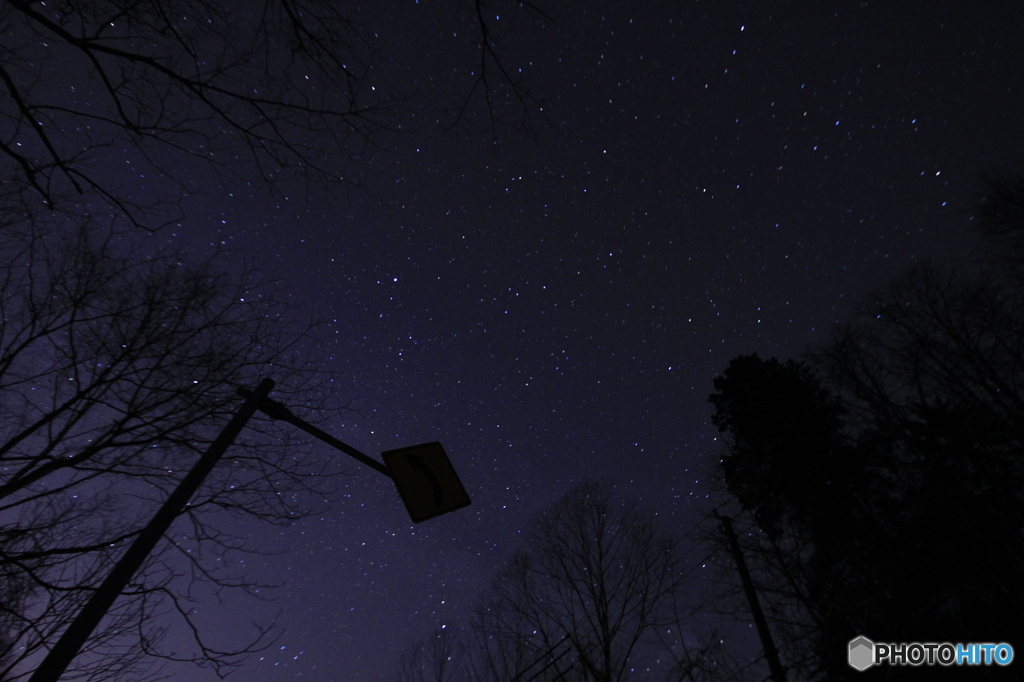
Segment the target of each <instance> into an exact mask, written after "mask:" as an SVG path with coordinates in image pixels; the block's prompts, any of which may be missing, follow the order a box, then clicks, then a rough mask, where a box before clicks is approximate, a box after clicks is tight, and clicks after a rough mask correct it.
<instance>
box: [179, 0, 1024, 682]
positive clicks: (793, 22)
mask: <svg viewBox="0 0 1024 682" xmlns="http://www.w3.org/2000/svg"><path fill="white" fill-rule="evenodd" d="M392 5H394V6H392ZM543 6H544V8H545V11H547V12H548V13H549V14H550V16H551V20H550V21H549V20H540V19H537V20H531V21H521V22H520V23H519V24H518V25H517V26H516V27H514V28H513V29H510V30H509V32H508V33H507V34H500V33H499V35H498V37H499V38H500V39H501V41H502V42H501V43H500V44H501V46H502V50H503V52H502V54H503V57H504V59H505V60H506V64H507V65H508V66H509V67H510V68H512V69H516V70H517V71H516V73H519V71H518V69H522V70H523V71H522V73H523V74H524V75H523V77H524V79H525V82H526V83H527V84H528V86H529V87H530V90H531V92H532V93H533V94H535V95H536V96H537V97H538V99H539V100H540V101H541V104H540V105H539V106H540V107H542V109H543V110H542V111H541V110H539V109H538V108H537V107H533V108H531V109H530V111H531V121H530V126H529V127H528V129H525V130H524V129H522V128H520V127H519V126H518V125H516V121H517V119H516V111H515V108H514V107H511V108H508V109H507V110H500V111H499V112H498V113H499V115H500V116H501V117H503V120H502V121H500V122H499V125H498V127H497V129H496V130H495V131H491V130H489V128H488V125H487V123H488V122H489V121H488V120H487V119H486V117H485V116H484V115H483V112H482V110H481V109H480V108H479V106H478V104H479V102H477V106H476V107H475V108H471V110H470V112H469V113H468V115H467V117H466V118H465V120H464V121H463V123H464V124H465V125H461V126H460V127H459V128H458V129H456V130H448V129H446V126H445V125H443V124H444V123H445V122H446V121H450V116H448V115H443V114H438V113H437V112H438V111H440V110H443V109H445V108H446V107H451V106H452V103H453V102H455V103H457V102H458V101H460V98H461V97H462V96H464V95H465V93H466V92H467V90H468V89H469V88H470V87H471V86H472V83H473V75H472V74H471V71H472V69H473V66H474V64H473V56H472V54H471V53H465V52H464V51H463V48H464V46H462V47H460V45H461V43H458V42H457V41H456V40H454V39H453V38H454V37H456V36H454V34H455V33H457V32H458V31H459V30H464V29H466V27H465V26H462V25H461V24H460V23H459V19H458V18H457V17H455V15H454V14H453V10H451V9H450V7H449V6H447V5H445V4H444V3H437V2H425V1H424V2H411V1H407V2H400V3H391V4H390V5H388V7H387V8H386V9H381V10H376V11H379V15H374V11H375V10H374V9H372V8H364V9H363V10H361V12H363V14H361V15H360V16H361V17H362V19H363V20H364V21H365V22H366V25H367V26H370V27H372V30H373V31H374V32H376V33H377V34H378V37H379V40H380V44H381V55H382V57H381V58H382V59H383V60H384V63H385V64H388V65H391V67H392V68H391V70H390V71H386V70H385V72H383V73H382V74H381V75H380V76H379V78H380V81H379V82H378V85H380V87H382V88H387V87H388V86H389V85H392V84H393V85H394V87H396V88H399V87H405V86H408V85H409V84H410V83H412V84H415V85H416V86H417V87H418V88H419V89H418V90H417V91H416V95H415V96H414V97H412V98H410V99H409V100H408V102H407V103H406V104H405V105H404V109H403V113H402V114H401V115H402V116H405V117H407V121H413V122H414V123H409V124H408V125H407V126H406V127H405V128H403V132H400V133H396V134H394V135H390V136H387V137H386V138H385V139H384V140H383V142H382V143H381V145H380V146H379V148H376V149H370V150H368V151H366V152H365V153H364V154H361V155H360V158H358V159H354V160H353V161H352V163H353V165H354V166H356V167H357V170H358V172H359V173H361V174H362V175H363V177H364V186H363V188H362V189H339V190H337V191H332V192H330V193H329V196H326V197H324V196H309V197H307V196H305V195H304V194H303V193H302V191H301V189H299V188H298V186H297V188H296V191H295V192H293V193H292V192H289V189H288V186H287V184H286V185H284V187H283V190H282V191H281V192H280V193H279V195H275V196H271V195H268V194H267V193H265V192H263V191H262V190H256V189H253V188H251V187H250V188H246V187H245V186H242V187H239V186H232V185H229V184H226V183H225V184H221V185H217V184H216V183H213V184H211V185H208V186H207V188H206V189H205V191H197V192H194V193H192V194H191V195H190V196H189V197H187V198H186V199H185V204H184V205H183V208H184V210H185V214H186V220H184V221H182V222H181V224H180V225H178V226H177V227H172V228H169V232H164V233H162V234H161V238H162V239H167V240H168V241H169V242H175V243H180V244H182V245H186V246H196V245H198V246H203V245H205V244H208V243H215V242H224V243H225V244H228V245H230V247H231V248H233V249H237V250H239V251H240V252H243V253H246V254H252V255H254V256H258V257H261V258H264V259H265V260H267V261H268V262H270V263H272V264H273V266H274V267H275V268H276V269H278V271H279V273H278V274H280V275H282V276H283V277H285V278H286V285H285V286H286V290H287V295H288V296H290V297H291V300H293V301H294V302H295V305H296V307H297V308H303V309H308V310H311V311H315V312H316V313H317V314H318V315H319V316H320V317H321V318H323V319H325V320H327V322H328V326H327V333H326V334H321V336H322V338H323V346H322V350H323V351H325V352H326V354H328V355H329V356H330V357H332V358H333V363H334V365H333V366H332V369H335V370H336V371H338V372H340V373H341V377H342V381H340V382H336V383H340V386H339V387H338V390H339V394H338V395H337V396H331V399H332V400H335V401H336V402H337V404H339V405H340V404H345V403H348V402H349V401H354V402H355V403H356V404H358V405H359V406H360V408H361V409H360V411H359V412H358V413H353V414H346V415H343V416H339V417H337V418H336V419H334V420H333V421H329V422H328V423H327V424H325V425H324V426H325V428H328V430H330V431H332V433H334V434H335V435H336V436H338V437H340V438H341V439H343V440H345V441H346V442H348V443H350V444H352V445H353V446H355V447H357V448H359V449H361V450H363V451H364V452H367V453H369V454H371V455H373V456H378V455H379V453H380V452H381V451H383V450H388V449H391V448H397V447H401V446H405V445H411V444H415V443H421V442H427V441H433V440H438V441H441V442H442V443H443V444H444V446H445V448H446V450H447V452H448V454H449V456H450V457H451V459H452V461H453V463H454V465H455V467H456V468H457V470H458V471H459V473H460V475H461V477H462V480H463V482H464V483H465V485H466V487H467V489H468V491H469V494H470V495H471V497H472V498H473V504H472V506H470V507H468V508H466V509H462V510H460V511H458V512H456V513H453V514H449V515H447V516H444V517H440V518H437V519H433V520H430V521H426V522H424V523H422V524H418V525H414V524H412V523H411V522H410V521H409V519H408V517H407V515H406V513H405V510H404V508H403V507H402V505H401V503H400V501H399V499H398V497H397V495H396V494H395V492H394V489H393V487H392V485H391V483H390V482H389V481H388V480H386V479H384V477H382V476H381V475H380V474H378V473H376V472H374V471H372V470H369V469H367V468H365V467H360V465H358V464H356V463H355V462H353V465H352V470H351V472H352V474H353V476H352V477H350V478H346V479H345V480H344V481H343V483H342V488H341V490H340V492H339V494H338V495H337V496H336V499H335V500H334V501H333V504H332V506H331V509H330V511H329V512H328V513H326V514H324V515H323V516H322V517H316V518H312V519H308V520H305V521H303V522H301V523H299V524H297V525H296V526H294V527H292V528H288V529H278V528H263V527H252V528H247V529H245V530H246V532H247V533H248V534H250V536H251V537H252V538H253V539H254V541H255V542H257V543H260V544H261V545H263V546H266V547H275V548H278V549H280V550H282V553H280V554H276V555H273V556H266V557H258V556H254V557H251V558H249V559H247V560H246V563H247V566H248V569H249V574H250V575H251V576H252V577H253V578H254V579H256V580H260V581H264V582H282V581H283V582H284V583H285V584H284V585H283V586H282V587H280V588H278V589H277V590H276V591H275V592H274V595H275V597H276V601H274V602H272V603H270V604H267V605H253V604H250V603H249V602H247V601H239V602H237V603H235V602H231V604H230V605H229V608H227V609H225V608H218V607H215V606H213V605H210V607H209V608H208V609H207V607H205V606H204V607H202V608H201V609H200V613H199V620H200V623H201V624H203V625H205V626H207V627H212V628H215V629H222V630H223V631H225V632H232V631H241V632H244V628H245V627H246V626H247V623H248V620H249V619H251V618H256V617H262V618H264V619H266V618H267V617H268V616H267V614H269V616H273V615H274V614H275V613H279V614H280V615H279V620H278V624H279V626H280V627H281V628H282V635H281V637H280V640H279V641H278V643H277V644H276V645H275V646H274V647H273V648H272V649H270V650H268V651H266V652H264V653H262V654H259V655H256V656H254V657H253V658H251V659H250V660H249V662H248V663H247V664H246V665H245V666H244V668H243V669H242V671H241V672H240V673H238V674H239V675H240V676H243V677H244V678H245V679H246V680H253V681H255V682H270V681H272V680H284V679H289V680H292V679H302V680H334V679H349V680H368V681H376V680H385V679H389V678H390V676H391V675H392V674H393V672H394V669H395V661H396V659H397V657H398V656H399V655H400V654H401V653H402V652H403V651H405V650H406V649H407V647H408V646H409V645H410V644H411V643H412V642H413V641H414V640H416V639H419V638H421V637H424V636H426V635H427V634H428V633H429V632H430V630H431V629H433V628H435V627H440V626H441V625H450V626H451V627H458V625H459V623H461V622H464V621H465V620H466V617H467V614H468V610H469V608H470V607H471V605H472V603H473V599H474V597H475V595H476V594H478V593H479V591H480V590H481V589H482V588H483V587H484V586H485V585H486V584H487V582H488V580H489V578H490V576H491V575H492V574H493V573H494V571H495V570H496V569H497V568H498V567H500V566H501V565H502V562H503V561H504V560H505V558H507V556H508V555H509V553H510V552H512V551H514V550H515V549H516V547H517V544H516V542H517V535H518V533H519V532H520V531H521V530H522V529H523V527H524V525H525V524H526V522H527V521H528V519H529V518H530V517H531V515H533V514H534V513H535V512H537V511H538V510H539V509H540V508H542V507H543V506H545V505H546V504H549V503H550V502H552V501H554V499H556V498H557V496H559V495H560V494H562V493H563V492H565V491H567V490H568V489H569V488H570V487H571V486H572V485H573V483H574V482H577V481H580V480H582V479H584V478H586V477H593V478H607V479H611V480H613V481H615V482H616V483H617V484H618V486H619V490H620V492H621V493H622V494H623V495H624V496H627V497H632V498H636V499H639V500H641V502H642V504H643V505H644V506H646V507H647V508H649V509H651V510H654V511H656V512H657V513H658V516H659V518H661V519H663V520H664V522H665V523H666V525H667V527H669V528H670V529H672V530H673V531H675V532H678V533H683V532H685V531H686V530H687V529H689V528H690V527H691V526H692V524H693V523H694V522H695V521H696V520H697V518H698V517H699V516H700V515H701V513H702V506H701V505H702V504H704V503H705V502H706V496H707V495H708V492H709V488H708V487H707V486H706V481H704V480H702V478H701V477H702V473H701V472H702V471H705V470H706V469H707V468H708V463H709V462H712V461H714V458H715V454H716V452H717V448H718V444H717V443H716V442H715V436H716V435H717V432H716V430H715V429H714V427H713V426H712V425H711V423H710V420H709V416H710V406H709V405H708V404H707V396H708V394H709V393H710V392H711V390H712V379H713V378H714V376H715V374H716V373H717V372H718V371H720V370H721V369H723V368H724V367H725V366H726V364H727V363H728V361H729V359H730V358H732V357H735V356H736V355H739V354H745V353H750V352H754V351H756V352H758V353H759V354H761V355H763V356H771V355H775V356H779V357H793V356H796V355H798V354H799V353H801V352H802V351H803V350H804V349H805V348H806V347H807V346H808V344H813V343H815V342H821V341H824V340H826V339H827V338H828V335H829V330H830V328H831V326H832V325H833V324H834V323H835V322H836V321H839V320H843V319H845V318H847V317H849V315H850V314H851V313H852V312H853V310H854V307H855V303H856V300H857V299H858V297H861V296H863V295H864V294H865V293H867V292H868V291H870V290H871V289H872V288H873V287H876V286H879V285H881V284H882V283H884V281H885V280H886V278H887V277H889V276H891V275H893V274H895V273H898V272H899V271H900V270H902V269H903V268H905V267H907V266H908V265H910V264H912V263H913V262H916V261H919V260H921V259H927V258H947V257H957V256H958V255H962V254H964V253H967V252H969V251H971V250H972V249H974V248H976V247H975V243H974V239H975V238H974V237H973V236H972V235H971V233H970V225H971V223H970V213H971V210H972V206H973V205H974V199H975V195H976V192H977V191H978V188H979V177H980V175H981V174H983V173H985V172H991V171H994V170H998V169H999V168H1001V167H1006V166H1007V165H1010V164H1012V163H1014V162H1015V161H1016V160H1018V159H1019V154H1020V152H1021V150H1022V148H1024V139H1022V133H1021V130H1022V125H1021V124H1022V123H1024V69H1022V67H1021V63H1022V62H1021V56H1020V46H1021V45H1022V44H1024V35H1022V33H1024V5H1022V4H1021V3H1020V2H1016V1H1003V0H986V1H985V2H949V1H944V0H929V1H927V2H925V1H924V0H907V1H905V2H899V3H892V2H877V1H873V0H872V1H867V2H852V1H851V2H822V1H820V0H762V1H760V2H754V1H752V0H751V1H738V0H728V1H720V2H710V1H694V0H678V1H676V2H666V1H659V2H642V3H638V2H625V1H616V2H610V1H604V0H600V1H592V2H558V3H544V4H543ZM500 21H502V20H501V19H497V18H496V22H498V23H497V25H498V26H499V27H500V25H501V24H500ZM389 79H390V80H389ZM492 133H493V134H492ZM195 182H196V185H197V186H199V185H202V184H204V180H203V178H201V177H199V176H197V178H196V181H195ZM296 412H297V413H299V414H300V415H301V410H300V409H298V407H297V406H296ZM325 447H326V446H325ZM339 456H341V455H339ZM260 614H263V615H262V616H261V615H260ZM173 671H174V674H175V676H174V677H173V679H175V680H203V679H206V678H204V677H203V673H202V672H196V671H195V670H194V669H192V668H182V669H173ZM209 679H214V678H213V675H212V674H211V675H210V676H209Z"/></svg>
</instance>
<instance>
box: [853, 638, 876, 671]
mask: <svg viewBox="0 0 1024 682" xmlns="http://www.w3.org/2000/svg"><path fill="white" fill-rule="evenodd" d="M849 653H850V667H851V668H855V669H857V670H867V669H868V668H870V667H871V666H872V665H873V664H874V662H875V643H874V642H872V641H871V640H870V639H868V638H867V637H858V638H857V639H851V640H850V652H849Z"/></svg>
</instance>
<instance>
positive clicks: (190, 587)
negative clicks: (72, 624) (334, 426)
mask: <svg viewBox="0 0 1024 682" xmlns="http://www.w3.org/2000/svg"><path fill="white" fill-rule="evenodd" d="M65 227H66V229H64V230H59V231H54V232H39V231H37V230H35V229H29V230H26V231H24V232H23V233H22V234H21V235H20V237H19V238H17V239H15V238H12V237H13V234H14V233H13V230H12V231H9V232H8V233H7V237H8V239H7V240H6V241H5V243H4V245H3V251H4V252H3V256H2V257H0V283H2V286H0V316H2V318H3V320H4V324H3V326H2V327H0V406H2V410H3V414H4V420H3V423H2V424H0V518H2V519H3V524H2V527H0V579H2V581H3V586H2V588H0V589H2V591H0V594H2V595H3V596H4V597H5V598H4V601H3V609H2V612H0V626H2V627H3V632H2V634H0V647H3V648H2V649H0V661H3V662H4V667H3V668H2V669H0V677H3V676H5V675H10V674H12V671H14V670H21V669H24V667H25V666H26V665H30V664H31V662H32V661H34V660H36V658H37V656H38V655H39V652H41V651H42V650H43V649H44V648H45V647H47V646H48V645H49V644H52V642H53V640H54V638H55V637H56V636H57V635H59V633H60V631H61V630H62V628H63V626H64V625H66V624H67V622H68V621H69V620H70V618H71V617H72V616H73V615H74V614H75V613H76V612H77V610H78V608H79V607H80V605H81V604H82V603H83V601H84V600H85V598H87V597H88V596H89V591H90V588H91V587H93V586H95V585H96V584H97V583H98V582H99V581H100V580H102V579H103V577H105V575H106V573H107V572H108V570H109V568H110V566H111V564H112V562H113V561H114V560H116V558H117V556H119V555H120V553H121V552H122V551H123V550H124V548H125V547H126V545H127V544H128V541H130V539H131V538H133V537H134V535H135V534H136V533H137V532H138V530H139V529H140V528H141V527H142V525H144V523H145V521H146V520H147V519H148V516H149V515H150V514H151V513H152V511H153V510H154V509H155V508H156V507H157V506H158V505H159V504H160V503H162V501H163V500H164V499H166V496H167V494H168V492H169V490H170V489H172V488H173V487H174V486H175V485H176V484H177V482H178V480H179V479H180V477H181V476H182V475H183V474H184V473H185V472H186V471H187V470H188V469H189V468H190V467H191V466H192V463H193V462H194V461H195V459H196V457H197V455H198V453H201V452H203V451H204V450H205V448H206V447H207V446H208V444H209V443H210V442H211V441H212V439H213V437H214V436H215V435H216V433H217V432H218V431H219V429H220V426H221V425H222V424H223V422H224V421H225V420H226V418H227V417H228V416H229V415H230V413H231V412H232V410H233V409H234V407H235V406H236V405H237V404H238V402H239V400H238V398H237V396H235V395H234V391H235V388H236V387H239V386H251V385H254V384H255V383H256V380H257V378H258V377H259V376H260V375H261V374H264V373H266V372H274V373H276V374H278V376H279V378H281V379H284V380H285V381H284V382H283V383H282V391H283V393H284V394H285V395H286V396H287V395H289V394H290V395H292V396H295V397H300V398H301V399H302V401H303V402H304V403H306V402H307V401H308V400H309V399H310V397H311V396H312V394H313V392H315V391H316V390H317V384H318V382H321V381H329V380H330V375H329V374H325V375H321V376H319V377H318V376H316V375H314V374H313V373H312V372H313V371H314V370H315V366H314V365H311V364H308V362H309V361H310V360H312V358H310V357H307V351H306V350H305V348H304V346H303V343H302V327H301V326H296V325H295V323H293V322H290V321H289V319H290V316H289V315H287V314H286V313H285V310H286V308H285V306H284V305H283V304H282V303H280V302H278V301H277V300H276V299H275V298H274V296H273V289H272V288H271V287H270V285H269V283H267V282H261V281H260V280H259V278H257V276H256V275H255V274H254V273H251V272H250V273H246V272H244V271H243V272H239V271H238V268H235V272H234V273H233V274H230V275H229V274H228V273H227V272H225V271H223V270H220V269H219V268H220V266H219V264H218V263H219V261H218V259H217V258H216V257H214V258H213V259H212V260H207V261H206V262H201V263H199V264H197V265H188V264H186V262H185V256H183V254H180V253H171V254H168V255H165V256H163V257H157V258H153V257H152V256H151V254H150V253H149V250H148V248H147V249H144V250H137V249H132V248H131V242H132V239H130V238H129V237H125V236H124V235H121V237H120V238H119V239H117V240H111V239H108V238H107V237H108V236H109V235H105V234H101V230H100V229H99V227H98V226H96V225H94V224H84V225H79V226H75V227H73V228H72V227H67V226H65ZM138 237H141V235H138ZM136 241H138V240H136ZM115 243H116V244H118V245H117V246H114V245H113V244H115ZM253 427H254V428H253V429H250V430H249V431H247V434H246V436H245V443H244V444H242V445H240V446H239V447H236V448H235V449H234V450H233V451H231V452H230V453H229V457H227V458H225V460H224V461H223V463H222V465H221V467H219V469H217V470H215V473H214V475H213V476H211V477H210V480H209V481H208V482H207V484H206V486H205V487H204V488H203V490H202V491H201V492H200V494H199V495H197V496H196V497H195V498H194V499H193V500H192V502H191V504H190V506H189V507H188V509H187V510H186V512H185V514H184V516H185V517H186V518H185V519H184V520H183V523H181V525H179V526H178V530H177V532H176V533H175V535H174V537H173V538H172V542H169V543H164V545H163V550H162V551H161V552H160V553H159V554H157V555H154V556H153V557H151V559H150V561H149V563H148V565H147V567H146V568H145V569H143V570H142V571H140V573H139V575H138V576H136V579H135V580H134V581H133V584H132V585H130V586H129V588H128V589H127V590H126V592H125V593H124V595H123V596H122V598H121V599H120V600H119V602H118V604H117V605H116V607H115V609H114V611H113V612H112V614H111V616H110V618H109V619H108V620H107V621H106V622H105V625H104V626H103V630H102V632H100V633H98V635H97V636H96V637H95V638H94V639H93V640H92V641H91V643H90V645H89V647H88V650H87V651H86V652H85V654H84V655H83V656H82V657H81V660H79V661H76V665H77V666H78V672H79V673H80V674H83V675H85V674H88V675H93V676H96V675H100V674H101V673H103V674H106V673H109V674H111V675H113V674H114V673H115V672H116V673H117V674H129V673H131V674H132V675H133V676H138V675H141V672H140V671H141V670H143V669H145V668H146V667H147V666H148V664H149V663H151V662H152V660H151V659H152V657H153V656H157V657H159V656H165V657H168V658H175V657H174V656H171V654H170V653H169V652H167V651H165V650H163V649H161V648H160V646H159V640H160V638H161V633H162V630H163V628H164V627H165V625H166V623H167V622H169V620H168V619H167V618H166V615H167V612H169V613H172V614H177V615H178V616H180V617H181V618H183V619H184V620H185V623H186V627H187V629H189V630H191V629H192V627H191V624H189V619H190V618H191V609H192V606H191V601H193V600H194V599H196V598H197V595H200V594H203V593H204V591H207V592H208V591H209V590H210V589H211V588H216V589H220V588H224V587H230V586H238V587H246V586H250V585H251V581H249V580H246V579H245V577H244V576H241V575H238V574H237V573H236V572H235V571H234V570H233V569H232V568H230V566H231V565H232V564H235V563H236V562H235V561H234V556H235V555H236V554H237V553H239V552H242V551H245V550H246V545H245V543H244V541H243V539H242V538H236V537H233V536H232V535H231V534H229V533H228V532H226V530H225V528H224V526H223V525H222V523H221V522H220V521H218V519H220V520H221V521H223V520H224V518H225V517H224V513H225V512H227V513H228V514H229V515H235V516H240V515H244V516H250V517H255V518H257V519H259V520H261V521H266V522H271V523H280V524H289V523H291V522H293V521H294V520H295V519H297V518H299V517H301V516H302V515H303V514H306V513H309V512H311V511H314V510H317V509H320V508H321V507H322V505H323V502H324V495H325V493H327V492H329V489H330V483H329V481H330V474H332V473H337V469H335V468H333V467H330V466H327V465H325V463H324V462H322V461H320V460H318V459H316V458H314V457H313V456H312V455H311V454H310V452H308V451H306V450H305V449H303V448H302V447H297V448H295V447H293V448H287V447H286V446H285V444H286V443H287V442H289V439H288V438H281V437H280V434H278V433H277V432H276V429H275V427H274V426H273V425H272V424H271V423H269V422H253ZM201 583H206V584H207V586H208V587H202V586H201ZM12 597H13V598H12ZM264 634H265V632H264V631H260V630H258V631H257V632H256V635H255V637H254V643H262V637H263V635H264ZM196 636H197V639H196V641H195V651H194V653H193V654H186V655H183V656H178V657H179V658H180V657H184V658H186V659H194V660H195V661H196V662H198V663H204V664H209V665H213V666H215V667H218V668H219V669H221V670H229V669H230V667H231V665H233V664H236V663H237V662H238V661H239V660H240V659H239V656H237V655H235V654H236V653H239V654H240V653H242V652H244V651H245V650H246V649H248V648H249V647H248V646H246V645H243V646H242V647H241V648H240V650H239V651H237V652H234V653H231V652H223V651H218V650H217V649H215V648H213V647H211V646H209V645H207V644H206V643H205V641H204V639H203V638H201V637H199V635H198V633H197V634H196ZM257 646H258V644H257ZM111 656H112V657H111ZM147 661H148V662H147Z"/></svg>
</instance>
